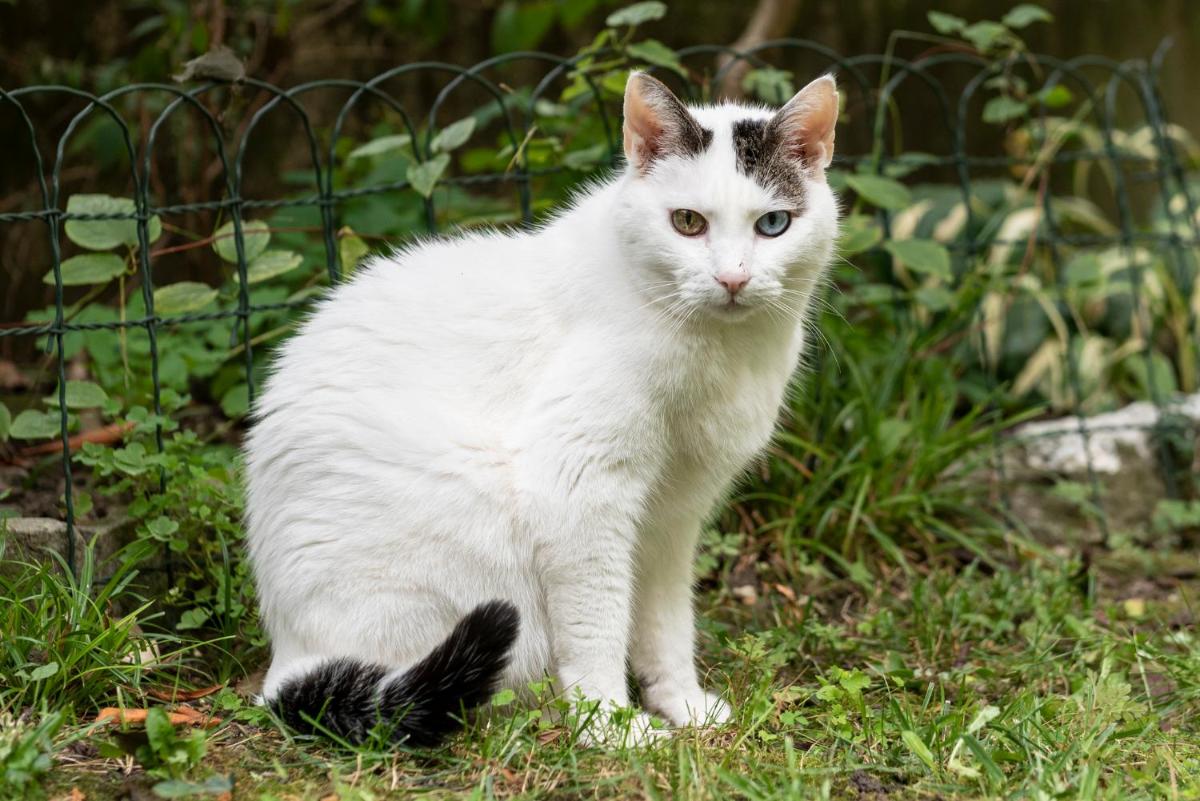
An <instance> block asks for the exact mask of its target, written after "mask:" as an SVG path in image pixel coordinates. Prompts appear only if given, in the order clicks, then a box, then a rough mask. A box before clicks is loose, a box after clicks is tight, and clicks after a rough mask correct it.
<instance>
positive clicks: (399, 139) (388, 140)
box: [346, 134, 412, 161]
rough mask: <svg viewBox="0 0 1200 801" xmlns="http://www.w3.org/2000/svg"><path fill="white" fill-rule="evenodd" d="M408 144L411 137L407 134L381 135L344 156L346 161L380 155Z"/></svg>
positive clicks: (410, 142) (410, 141)
mask: <svg viewBox="0 0 1200 801" xmlns="http://www.w3.org/2000/svg"><path fill="white" fill-rule="evenodd" d="M410 144H412V137H411V136H409V135H408V134H392V135H391V136H381V137H379V138H378V139H372V140H371V141H370V142H367V143H366V144H365V145H359V146H358V147H356V148H354V149H353V150H351V151H350V153H349V155H347V156H346V161H354V160H355V159H364V158H368V157H370V156H381V155H383V154H384V153H391V152H392V151H393V150H400V149H402V148H406V147H408V146H409V145H410Z"/></svg>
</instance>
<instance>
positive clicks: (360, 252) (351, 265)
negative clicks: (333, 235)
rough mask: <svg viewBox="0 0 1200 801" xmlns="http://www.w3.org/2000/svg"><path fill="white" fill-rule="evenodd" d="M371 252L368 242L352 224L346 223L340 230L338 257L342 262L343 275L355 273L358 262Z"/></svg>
mask: <svg viewBox="0 0 1200 801" xmlns="http://www.w3.org/2000/svg"><path fill="white" fill-rule="evenodd" d="M370 252H371V249H370V248H369V247H367V243H366V242H364V241H363V240H362V238H361V237H359V236H358V234H356V233H354V229H353V228H351V227H350V226H348V225H344V226H342V228H341V229H340V230H339V231H338V258H339V259H340V260H341V263H342V274H343V275H350V274H351V273H353V272H354V270H355V268H356V267H358V263H359V262H360V261H362V260H363V258H364V257H365V256H366V255H367V254H368V253H370Z"/></svg>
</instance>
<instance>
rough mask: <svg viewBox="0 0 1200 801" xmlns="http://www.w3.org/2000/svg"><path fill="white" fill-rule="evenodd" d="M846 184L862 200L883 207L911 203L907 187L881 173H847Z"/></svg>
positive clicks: (903, 205) (901, 206)
mask: <svg viewBox="0 0 1200 801" xmlns="http://www.w3.org/2000/svg"><path fill="white" fill-rule="evenodd" d="M846 184H847V185H848V186H849V187H850V188H851V189H853V190H854V191H855V192H857V193H858V194H859V196H860V197H862V198H863V200H866V201H867V202H868V203H872V204H874V205H876V206H879V207H880V208H883V209H892V210H893V211H894V210H897V209H902V208H904V207H906V206H909V205H911V204H912V193H910V192H909V191H908V187H906V186H905V185H904V184H902V183H900V182H899V181H894V180H892V179H891V178H884V177H883V176H882V175H858V174H856V175H847V176H846Z"/></svg>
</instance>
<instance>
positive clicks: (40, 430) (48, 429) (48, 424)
mask: <svg viewBox="0 0 1200 801" xmlns="http://www.w3.org/2000/svg"><path fill="white" fill-rule="evenodd" d="M60 433H62V420H61V419H60V418H59V416H58V412H43V411H39V410H37V409H26V410H25V411H23V412H21V413H20V414H18V415H17V419H15V420H13V421H12V425H11V426H10V427H9V429H8V435H9V436H10V437H12V438H13V439H48V438H50V437H57V436H58V435H59V434H60Z"/></svg>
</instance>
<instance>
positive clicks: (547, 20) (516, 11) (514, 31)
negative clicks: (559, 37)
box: [492, 0, 558, 53]
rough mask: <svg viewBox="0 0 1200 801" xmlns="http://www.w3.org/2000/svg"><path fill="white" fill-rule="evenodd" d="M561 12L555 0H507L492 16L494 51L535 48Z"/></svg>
mask: <svg viewBox="0 0 1200 801" xmlns="http://www.w3.org/2000/svg"><path fill="white" fill-rule="evenodd" d="M557 13H558V9H557V8H556V7H555V3H554V2H552V0H535V1H534V2H530V0H524V2H518V0H505V2H504V3H502V4H501V5H500V8H498V9H497V10H496V16H495V17H493V18H492V52H494V53H511V52H512V51H514V50H532V49H533V48H535V47H537V46H538V45H539V44H541V42H542V39H544V38H545V36H546V34H547V33H548V32H549V31H550V27H551V26H552V25H553V24H554V18H555V16H556V15H557Z"/></svg>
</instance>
